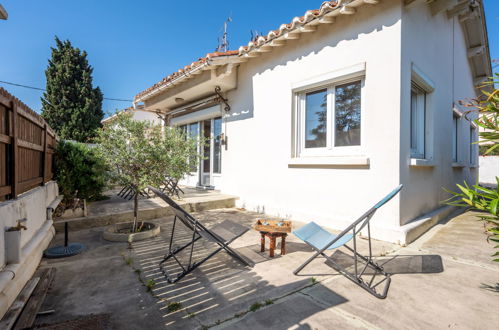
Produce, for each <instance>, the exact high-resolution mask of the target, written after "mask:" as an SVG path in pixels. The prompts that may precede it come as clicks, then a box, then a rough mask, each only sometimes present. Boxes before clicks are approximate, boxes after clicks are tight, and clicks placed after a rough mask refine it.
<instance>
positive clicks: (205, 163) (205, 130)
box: [199, 119, 212, 187]
mask: <svg viewBox="0 0 499 330" xmlns="http://www.w3.org/2000/svg"><path fill="white" fill-rule="evenodd" d="M201 128H202V130H201V136H202V139H201V141H204V142H205V143H204V145H203V152H202V154H203V157H204V159H203V160H201V162H200V170H199V173H200V179H199V182H200V183H201V186H204V187H209V186H211V159H212V158H211V119H208V120H203V121H202V122H201Z"/></svg>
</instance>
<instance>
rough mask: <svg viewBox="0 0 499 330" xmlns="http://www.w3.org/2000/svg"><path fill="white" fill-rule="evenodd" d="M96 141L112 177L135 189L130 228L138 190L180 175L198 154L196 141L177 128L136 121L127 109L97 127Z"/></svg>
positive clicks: (136, 205) (135, 215)
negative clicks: (110, 121)
mask: <svg viewBox="0 0 499 330" xmlns="http://www.w3.org/2000/svg"><path fill="white" fill-rule="evenodd" d="M97 142H98V144H99V147H98V150H99V153H100V155H101V157H102V158H103V159H104V160H105V162H106V163H107V165H108V166H109V168H110V169H111V172H112V176H113V178H114V180H115V181H116V182H118V183H119V184H121V185H123V186H129V187H131V188H132V189H133V190H134V191H135V198H134V200H135V203H134V210H135V212H134V229H135V228H136V224H137V216H138V214H137V213H138V211H137V210H138V204H137V203H138V193H139V192H140V191H142V190H143V189H144V188H146V187H147V186H148V185H151V186H156V187H159V186H161V185H163V184H164V182H165V178H166V177H171V178H174V179H177V180H179V179H181V178H182V177H184V176H185V175H186V174H188V173H189V172H190V168H191V166H192V165H195V164H193V163H197V162H198V161H199V158H200V155H199V154H198V152H197V148H196V143H197V141H196V140H194V139H191V138H189V137H187V136H186V135H185V134H183V133H182V132H181V131H180V130H178V129H173V128H170V127H162V126H160V125H154V124H153V123H152V122H149V121H136V120H133V118H132V115H131V114H127V113H119V114H117V115H116V120H115V121H113V124H112V125H111V126H108V127H104V128H102V129H100V130H99V132H98V137H97Z"/></svg>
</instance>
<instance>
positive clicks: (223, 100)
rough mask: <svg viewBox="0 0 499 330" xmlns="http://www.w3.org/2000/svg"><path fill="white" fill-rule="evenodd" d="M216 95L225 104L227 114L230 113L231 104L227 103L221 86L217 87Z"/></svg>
mask: <svg viewBox="0 0 499 330" xmlns="http://www.w3.org/2000/svg"><path fill="white" fill-rule="evenodd" d="M215 93H216V94H217V96H218V97H219V98H220V100H221V101H222V102H223V103H224V104H225V107H224V110H225V112H229V111H230V105H229V103H227V101H228V100H227V99H226V98H225V97H223V96H222V89H221V88H220V86H216V87H215Z"/></svg>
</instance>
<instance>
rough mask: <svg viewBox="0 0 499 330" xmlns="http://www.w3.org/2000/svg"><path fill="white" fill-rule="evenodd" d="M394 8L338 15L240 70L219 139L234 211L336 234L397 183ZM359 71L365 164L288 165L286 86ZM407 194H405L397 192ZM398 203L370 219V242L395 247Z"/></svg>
mask: <svg viewBox="0 0 499 330" xmlns="http://www.w3.org/2000/svg"><path fill="white" fill-rule="evenodd" d="M400 17H401V2H400V1H398V0H385V1H382V2H380V3H379V4H378V5H376V6H363V7H360V8H358V12H357V13H356V14H355V15H351V16H349V15H340V16H338V17H337V19H336V22H335V23H334V24H330V25H327V24H324V25H320V26H319V27H318V30H317V31H316V32H314V33H310V34H307V33H304V34H303V35H302V36H301V37H300V39H299V40H291V41H289V42H288V44H286V45H285V46H283V47H280V48H277V49H275V50H273V51H272V53H270V54H265V53H264V54H263V55H262V56H261V57H259V58H256V59H251V60H250V61H249V62H247V63H242V64H241V65H240V67H239V71H238V88H237V90H234V91H232V92H229V94H228V99H229V103H230V104H231V107H232V110H231V113H230V115H229V117H228V118H226V119H227V126H226V130H225V125H224V133H225V134H226V136H227V137H228V146H227V150H225V149H224V150H223V155H222V162H223V163H222V176H221V178H220V185H218V186H217V187H216V188H217V189H221V190H222V191H223V192H224V193H229V194H234V195H236V196H238V197H240V199H239V202H238V203H239V206H240V207H245V208H247V209H250V210H256V211H260V212H265V213H267V214H273V215H280V216H283V217H289V218H291V219H299V220H301V221H316V222H318V223H320V224H321V225H325V226H328V227H330V228H335V229H343V228H344V227H346V226H347V225H348V224H350V223H351V222H353V221H354V220H355V219H356V218H357V217H359V216H360V215H361V214H362V213H363V212H364V211H366V210H367V209H369V208H370V207H372V206H373V205H374V204H375V203H376V202H378V201H379V200H380V199H381V198H383V197H384V196H385V195H386V194H388V192H390V191H391V190H392V189H394V188H395V187H396V186H397V185H398V184H399V181H400V180H399V178H400V175H399V158H400V156H399V151H400V145H399V137H400V134H401V133H400V127H399V123H400V121H401V119H400V103H401V100H400V63H401V58H400V55H401V54H400V48H401V22H400ZM359 63H365V66H366V70H365V87H364V94H363V96H362V99H363V100H362V102H364V103H363V104H364V109H363V113H362V125H363V127H362V132H361V134H362V139H363V142H362V143H363V146H362V149H363V150H362V152H361V153H360V154H355V155H351V154H345V155H337V156H339V157H340V158H341V156H344V158H348V157H345V156H365V157H366V158H368V159H369V162H370V163H369V165H368V166H355V165H351V164H348V160H347V161H346V162H347V164H344V165H341V164H335V165H334V164H324V165H310V166H307V165H298V166H297V165H291V163H292V162H291V158H292V140H293V130H292V127H293V123H292V118H293V116H292V114H293V86H294V85H295V84H299V83H301V82H304V81H307V80H309V79H314V78H316V77H317V76H321V75H324V74H327V73H329V72H334V71H336V70H343V69H345V68H348V67H351V66H355V65H358V64H359ZM402 193H404V192H402ZM398 198H399V197H396V198H395V199H394V200H392V201H391V202H390V203H389V204H387V205H386V206H385V207H383V208H382V209H381V210H380V211H379V213H378V214H377V215H376V216H375V218H374V220H373V223H372V226H373V227H374V236H375V237H378V238H381V239H386V240H390V241H397V240H399V239H400V237H399V235H400V233H399V232H398V227H399V218H400V215H399V202H398Z"/></svg>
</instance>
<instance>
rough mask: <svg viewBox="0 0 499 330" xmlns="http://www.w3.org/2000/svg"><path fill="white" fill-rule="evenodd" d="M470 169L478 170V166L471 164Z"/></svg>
mask: <svg viewBox="0 0 499 330" xmlns="http://www.w3.org/2000/svg"><path fill="white" fill-rule="evenodd" d="M470 168H478V164H470Z"/></svg>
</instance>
